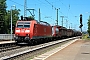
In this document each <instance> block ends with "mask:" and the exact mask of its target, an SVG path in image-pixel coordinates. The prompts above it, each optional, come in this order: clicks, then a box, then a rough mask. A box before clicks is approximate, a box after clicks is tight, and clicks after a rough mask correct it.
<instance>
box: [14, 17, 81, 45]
mask: <svg viewBox="0 0 90 60" xmlns="http://www.w3.org/2000/svg"><path fill="white" fill-rule="evenodd" d="M80 35H81V32H79V31H76V30H72V29H67V28H65V27H62V26H56V25H55V26H51V25H50V24H49V23H47V22H43V21H40V22H38V21H37V20H29V19H28V18H26V19H24V20H23V19H21V20H18V21H17V23H16V27H15V36H14V39H15V41H16V43H21V42H25V43H28V44H34V43H42V42H47V41H52V40H57V39H61V38H67V37H73V36H80Z"/></svg>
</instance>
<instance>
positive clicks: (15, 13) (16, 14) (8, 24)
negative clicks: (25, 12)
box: [5, 9, 20, 33]
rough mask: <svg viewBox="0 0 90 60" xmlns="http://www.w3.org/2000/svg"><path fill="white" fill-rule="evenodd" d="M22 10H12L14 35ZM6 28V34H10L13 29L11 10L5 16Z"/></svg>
mask: <svg viewBox="0 0 90 60" xmlns="http://www.w3.org/2000/svg"><path fill="white" fill-rule="evenodd" d="M19 12H20V9H14V10H12V24H13V33H14V28H15V27H14V26H15V25H16V21H17V20H18V19H19V14H20V13H19ZM5 28H6V33H10V28H11V10H7V14H6V15H5Z"/></svg>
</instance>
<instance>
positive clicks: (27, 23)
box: [17, 22, 30, 28]
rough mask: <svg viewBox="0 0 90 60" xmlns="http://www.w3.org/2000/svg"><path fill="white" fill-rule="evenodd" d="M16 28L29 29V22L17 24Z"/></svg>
mask: <svg viewBox="0 0 90 60" xmlns="http://www.w3.org/2000/svg"><path fill="white" fill-rule="evenodd" d="M17 27H18V28H30V22H18V23H17Z"/></svg>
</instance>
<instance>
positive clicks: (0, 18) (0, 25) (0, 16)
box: [0, 0, 7, 33]
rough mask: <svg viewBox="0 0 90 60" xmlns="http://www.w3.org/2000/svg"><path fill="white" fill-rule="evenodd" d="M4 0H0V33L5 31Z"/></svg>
mask: <svg viewBox="0 0 90 60" xmlns="http://www.w3.org/2000/svg"><path fill="white" fill-rule="evenodd" d="M6 8H7V6H6V0H0V33H4V32H5V28H4V26H5V21H4V20H5V14H6Z"/></svg>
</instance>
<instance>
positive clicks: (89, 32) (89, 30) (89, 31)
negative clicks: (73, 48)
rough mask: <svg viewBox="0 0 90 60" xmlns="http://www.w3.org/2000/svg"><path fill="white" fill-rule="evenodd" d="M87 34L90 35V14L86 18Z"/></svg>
mask: <svg viewBox="0 0 90 60" xmlns="http://www.w3.org/2000/svg"><path fill="white" fill-rule="evenodd" d="M87 32H88V34H89V36H90V16H89V19H88V30H87Z"/></svg>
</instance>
